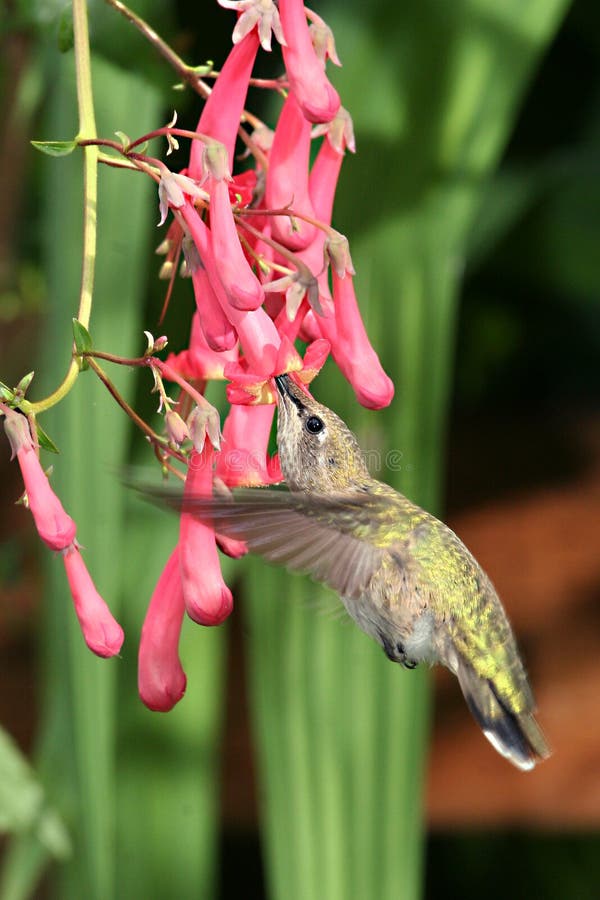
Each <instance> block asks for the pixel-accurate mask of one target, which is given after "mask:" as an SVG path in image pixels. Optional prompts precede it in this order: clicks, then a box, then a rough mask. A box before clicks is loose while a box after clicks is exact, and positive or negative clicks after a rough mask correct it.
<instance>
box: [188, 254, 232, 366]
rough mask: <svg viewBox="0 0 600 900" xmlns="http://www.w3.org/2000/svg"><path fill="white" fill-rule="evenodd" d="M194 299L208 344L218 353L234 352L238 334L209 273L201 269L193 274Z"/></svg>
mask: <svg viewBox="0 0 600 900" xmlns="http://www.w3.org/2000/svg"><path fill="white" fill-rule="evenodd" d="M192 283H193V285H194V297H195V299H196V310H197V313H198V324H199V325H200V328H201V329H202V332H203V334H204V337H205V339H206V343H207V344H208V346H209V347H210V348H211V350H214V351H215V352H216V353H223V352H225V351H227V350H232V349H233V348H234V347H235V345H236V344H237V334H236V333H235V329H234V328H233V326H232V324H231V322H230V321H229V319H228V318H227V316H226V315H225V313H224V312H223V307H222V305H221V304H220V303H219V300H218V299H217V296H216V294H215V291H214V290H213V286H212V284H211V282H210V279H209V277H208V273H207V272H206V271H205V270H204V269H201V268H197V269H195V270H194V271H193V272H192Z"/></svg>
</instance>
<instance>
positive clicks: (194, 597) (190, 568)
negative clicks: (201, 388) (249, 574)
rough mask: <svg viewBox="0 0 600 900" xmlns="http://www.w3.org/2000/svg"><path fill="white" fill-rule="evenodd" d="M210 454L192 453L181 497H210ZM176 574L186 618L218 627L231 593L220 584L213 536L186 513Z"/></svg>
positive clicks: (206, 450) (229, 605)
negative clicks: (181, 592)
mask: <svg viewBox="0 0 600 900" xmlns="http://www.w3.org/2000/svg"><path fill="white" fill-rule="evenodd" d="M213 459H214V450H213V448H212V447H211V446H210V445H206V446H205V448H204V450H203V451H202V453H197V452H196V451H194V452H192V454H191V457H190V462H189V466H188V474H187V478H186V482H185V488H184V494H183V495H184V498H185V497H196V496H211V495H212V463H213ZM179 571H180V574H181V582H182V585H183V599H184V601H185V608H186V610H187V614H188V616H189V617H190V618H191V619H193V620H194V622H198V623H199V624H200V625H220V624H221V623H222V622H224V621H225V619H226V618H227V616H228V615H229V614H230V613H231V611H232V609H233V597H232V596H231V591H230V590H229V588H228V587H227V585H226V584H225V582H224V581H223V576H222V574H221V567H220V564H219V555H218V552H217V545H216V541H215V533H214V530H213V529H212V528H209V527H208V525H204V524H203V523H202V522H200V521H198V519H196V518H194V516H193V515H191V514H190V513H186V512H185V511H184V512H182V514H181V521H180V526H179Z"/></svg>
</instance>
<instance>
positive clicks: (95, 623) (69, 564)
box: [62, 541, 124, 657]
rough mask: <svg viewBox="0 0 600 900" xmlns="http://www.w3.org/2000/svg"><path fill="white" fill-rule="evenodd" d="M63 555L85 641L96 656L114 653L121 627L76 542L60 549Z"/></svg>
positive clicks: (117, 645)
mask: <svg viewBox="0 0 600 900" xmlns="http://www.w3.org/2000/svg"><path fill="white" fill-rule="evenodd" d="M62 556H63V561H64V564H65V570H66V573H67V579H68V581H69V587H70V589H71V595H72V597H73V605H74V606H75V612H76V614H77V618H78V619H79V624H80V626H81V631H82V633H83V638H84V640H85V642H86V644H87V645H88V647H89V648H90V650H91V651H92V652H93V653H95V654H96V655H97V656H102V657H108V656H115V655H116V654H117V653H118V652H119V650H120V649H121V646H122V644H123V639H124V634H123V629H122V628H121V626H120V625H119V623H118V622H117V621H116V620H115V619H114V618H113V615H112V613H111V611H110V610H109V608H108V606H107V605H106V603H105V602H104V600H103V599H102V597H101V596H100V594H99V593H98V591H97V590H96V586H95V585H94V582H93V581H92V579H91V576H90V573H89V572H88V570H87V568H86V566H85V563H84V561H83V558H82V556H81V553H80V552H79V548H78V546H77V543H76V542H75V541H74V542H73V543H72V544H71V546H70V547H67V548H66V549H65V550H63V554H62Z"/></svg>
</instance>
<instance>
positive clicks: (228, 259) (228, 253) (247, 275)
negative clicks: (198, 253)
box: [208, 177, 265, 311]
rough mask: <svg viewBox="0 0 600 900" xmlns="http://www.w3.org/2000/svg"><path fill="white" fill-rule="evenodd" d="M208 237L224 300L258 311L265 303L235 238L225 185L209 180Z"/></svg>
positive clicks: (237, 307)
mask: <svg viewBox="0 0 600 900" xmlns="http://www.w3.org/2000/svg"><path fill="white" fill-rule="evenodd" d="M208 191H209V194H210V234H211V240H212V251H213V255H214V257H215V259H217V260H218V274H219V278H220V280H221V284H222V285H223V288H224V290H225V293H226V294H227V299H228V300H229V302H230V303H231V305H232V306H234V307H235V308H236V309H241V310H244V311H248V310H251V309H258V307H259V306H262V303H263V301H264V299H265V292H264V290H263V288H262V285H261V283H260V281H259V280H258V278H257V277H256V275H255V274H254V272H253V271H252V269H251V268H250V265H249V263H248V260H247V259H246V257H245V256H244V251H243V250H242V245H241V244H240V239H239V237H238V233H237V229H236V227H235V221H234V218H233V212H232V210H231V202H230V199H229V188H228V185H227V182H226V181H225V180H223V179H221V180H219V179H216V178H213V177H210V178H209V180H208Z"/></svg>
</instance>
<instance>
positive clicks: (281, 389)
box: [275, 375, 305, 409]
mask: <svg viewBox="0 0 600 900" xmlns="http://www.w3.org/2000/svg"><path fill="white" fill-rule="evenodd" d="M275 384H276V386H277V392H278V393H279V396H280V397H281V399H282V400H283V402H284V404H285V403H287V401H288V400H291V401H292V403H293V404H294V406H297V407H298V409H305V406H304V403H302V400H301V399H300V395H301V391H300V389H299V388H298V387H297V386H296V385H295V384H294V382H293V381H291V380H290V376H289V375H276V376H275Z"/></svg>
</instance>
